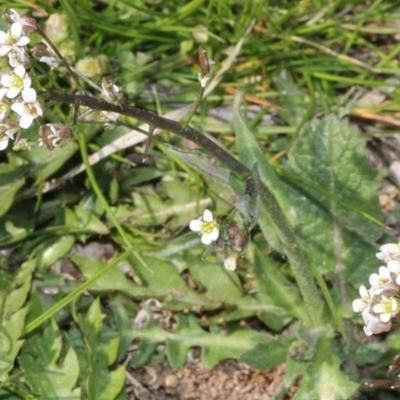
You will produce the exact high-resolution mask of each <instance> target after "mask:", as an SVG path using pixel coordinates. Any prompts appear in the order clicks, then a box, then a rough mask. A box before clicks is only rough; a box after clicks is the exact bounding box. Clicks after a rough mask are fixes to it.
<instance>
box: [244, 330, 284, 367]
mask: <svg viewBox="0 0 400 400" xmlns="http://www.w3.org/2000/svg"><path fill="white" fill-rule="evenodd" d="M289 344H290V341H289V340H288V339H287V338H286V339H285V338H274V337H272V336H267V335H266V336H265V337H264V338H262V339H261V340H260V341H259V343H258V344H256V346H255V347H254V348H253V349H251V350H249V351H248V352H246V353H245V354H243V355H242V356H241V357H240V360H241V361H243V362H245V363H246V364H248V365H250V366H252V367H253V368H258V369H272V368H275V367H277V366H278V365H280V364H282V363H283V362H285V360H286V357H287V353H288V348H289Z"/></svg>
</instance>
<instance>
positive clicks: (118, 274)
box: [71, 256, 136, 295]
mask: <svg viewBox="0 0 400 400" xmlns="http://www.w3.org/2000/svg"><path fill="white" fill-rule="evenodd" d="M71 261H72V262H73V263H74V264H75V265H76V266H77V267H78V268H79V270H80V271H81V273H82V274H83V276H84V277H85V278H86V279H91V278H92V277H93V276H94V275H96V274H98V273H99V272H100V271H102V270H104V269H105V268H106V267H107V265H108V263H105V262H102V261H100V260H96V259H95V258H86V257H80V256H71ZM135 289H136V285H135V284H134V283H132V281H130V280H129V279H127V277H126V276H125V275H124V273H123V272H122V271H121V270H120V269H119V268H118V266H116V267H114V268H111V269H110V270H109V271H107V272H106V273H104V274H103V275H102V276H101V277H100V278H98V279H97V280H96V281H95V282H93V283H92V284H91V286H90V290H93V291H104V292H106V291H109V290H119V291H120V292H122V293H125V294H127V295H130V294H132V293H135Z"/></svg>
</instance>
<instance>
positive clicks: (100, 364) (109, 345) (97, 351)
mask: <svg viewBox="0 0 400 400" xmlns="http://www.w3.org/2000/svg"><path fill="white" fill-rule="evenodd" d="M103 319H104V314H103V313H102V312H101V307H100V300H99V298H97V299H96V300H95V301H94V302H93V304H92V305H91V306H90V308H89V310H88V312H87V313H86V314H85V316H84V317H83V318H82V317H80V327H81V329H82V335H83V336H84V337H85V347H86V349H85V350H86V358H87V365H88V377H87V395H88V397H89V399H91V400H113V399H115V398H116V397H117V396H118V394H119V393H120V392H121V390H122V388H123V385H124V381H125V366H124V365H121V366H119V367H117V368H115V369H111V365H112V364H113V363H114V361H115V358H116V355H117V353H118V346H119V340H120V336H119V334H118V333H117V332H114V331H112V330H111V329H109V328H105V327H103Z"/></svg>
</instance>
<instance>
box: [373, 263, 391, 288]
mask: <svg viewBox="0 0 400 400" xmlns="http://www.w3.org/2000/svg"><path fill="white" fill-rule="evenodd" d="M369 283H370V284H371V290H372V292H373V293H374V294H375V295H377V294H381V293H382V292H383V290H384V289H385V287H388V286H391V285H392V283H393V281H392V277H391V274H390V272H389V270H388V269H387V268H386V267H379V274H371V275H370V277H369Z"/></svg>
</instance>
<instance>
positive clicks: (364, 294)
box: [352, 286, 374, 313]
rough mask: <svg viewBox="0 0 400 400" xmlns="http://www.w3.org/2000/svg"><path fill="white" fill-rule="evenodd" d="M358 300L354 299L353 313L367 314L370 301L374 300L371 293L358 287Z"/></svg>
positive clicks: (362, 287)
mask: <svg viewBox="0 0 400 400" xmlns="http://www.w3.org/2000/svg"><path fill="white" fill-rule="evenodd" d="M359 292H360V296H361V298H360V299H356V300H354V301H353V303H352V307H353V311H354V312H362V313H364V312H368V311H369V309H370V306H371V304H372V299H373V298H374V296H373V294H372V292H371V291H370V290H367V288H366V287H365V286H360V289H359Z"/></svg>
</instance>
